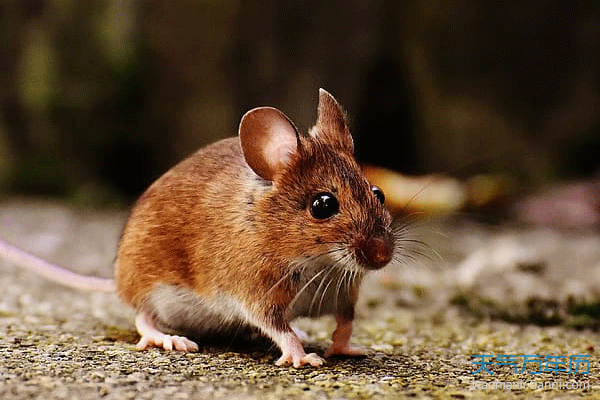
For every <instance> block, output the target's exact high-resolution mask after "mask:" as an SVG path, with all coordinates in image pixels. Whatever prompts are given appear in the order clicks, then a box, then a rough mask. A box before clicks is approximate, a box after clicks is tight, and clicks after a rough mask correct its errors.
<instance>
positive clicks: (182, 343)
mask: <svg viewBox="0 0 600 400" xmlns="http://www.w3.org/2000/svg"><path fill="white" fill-rule="evenodd" d="M136 347H137V349H138V350H145V349H147V348H149V347H158V348H163V349H165V350H167V351H171V350H173V349H175V350H178V351H198V345H197V344H196V343H194V342H192V341H191V340H189V339H188V338H186V337H183V336H172V335H166V334H160V335H153V336H142V338H141V339H140V341H139V342H138V344H137V346H136Z"/></svg>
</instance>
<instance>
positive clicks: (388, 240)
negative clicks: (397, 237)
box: [362, 234, 394, 269]
mask: <svg viewBox="0 0 600 400" xmlns="http://www.w3.org/2000/svg"><path fill="white" fill-rule="evenodd" d="M362 252H363V254H364V255H365V258H366V260H365V261H366V262H367V266H368V268H369V269H379V268H383V267H385V266H386V264H387V263H389V262H390V261H391V260H392V256H393V255H394V241H393V239H392V236H391V235H389V234H384V235H382V236H374V237H372V238H370V239H369V240H367V241H366V242H365V244H364V247H363V248H362Z"/></svg>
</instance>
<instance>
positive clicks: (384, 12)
mask: <svg viewBox="0 0 600 400" xmlns="http://www.w3.org/2000/svg"><path fill="white" fill-rule="evenodd" d="M599 43H600V3H598V2H564V1H540V2H488V1H483V0H482V1H433V0H432V1H425V0H421V1H413V2H402V1H396V0H372V1H358V0H354V1H331V2H327V3H326V5H325V3H323V2H322V1H313V0H308V1H252V0H240V1H227V0H220V1H215V0H203V1H191V0H181V1H179V0H178V1H174V0H141V1H133V0H120V1H117V0H105V1H99V0H87V1H76V0H71V1H63V0H19V1H16V0H5V1H2V2H0V82H1V84H0V194H2V195H4V196H8V195H15V194H27V195H45V196H47V195H52V196H59V197H64V198H67V199H70V200H71V201H75V202H80V203H85V204H93V205H104V206H124V205H127V204H128V203H130V202H131V201H132V200H133V199H134V198H135V196H137V195H138V194H139V193H140V192H141V191H142V190H143V189H144V188H145V187H146V186H147V185H148V184H150V183H151V182H152V181H153V180H154V179H155V178H157V177H158V176H159V175H160V174H161V173H163V172H164V171H166V170H167V169H168V168H169V167H170V166H172V165H174V164H175V163H176V162H177V161H179V160H181V159H182V158H183V157H185V156H186V155H188V154H190V153H191V152H193V151H194V150H196V149H197V148H199V147H201V146H203V145H205V144H207V143H210V142H213V141H215V140H217V139H219V138H223V137H227V136H232V135H235V134H236V133H237V124H238V122H239V119H240V117H241V115H242V114H243V113H244V112H245V111H247V110H248V109H250V108H253V107H256V106H260V105H271V106H275V107H277V108H279V109H281V110H282V111H284V112H285V113H286V114H287V115H288V116H290V117H291V118H292V119H293V120H294V121H295V122H296V124H297V125H298V126H299V128H301V129H302V130H306V129H308V128H309V127H310V126H311V125H312V123H313V122H314V119H315V115H316V104H317V90H318V88H319V87H323V88H325V89H327V90H328V91H330V92H331V93H332V94H333V95H334V96H335V97H336V98H337V99H338V101H339V102H340V103H341V104H342V105H343V106H344V107H345V108H346V110H347V111H348V113H349V116H350V122H351V127H352V130H353V134H354V136H355V140H356V142H357V149H358V156H359V157H360V159H361V161H363V162H365V163H369V164H376V165H381V166H385V167H388V168H392V169H394V170H396V171H399V172H404V173H410V174H423V173H429V172H443V173H445V174H448V175H455V176H459V177H461V176H463V177H464V176H469V175H471V174H475V173H479V172H501V173H503V174H507V175H510V176H512V177H513V178H515V179H516V180H518V181H519V182H520V183H522V184H523V185H525V186H526V187H529V188H535V187H539V186H540V185H543V184H546V183H549V182H559V181H563V180H572V179H579V178H586V177H593V176H597V174H598V172H599V170H600V161H599V159H600V158H599V157H600V81H599V76H598V72H599V66H600V57H599V55H600V51H599V50H600V49H599V47H600V45H599Z"/></svg>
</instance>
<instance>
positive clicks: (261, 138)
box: [239, 107, 299, 181]
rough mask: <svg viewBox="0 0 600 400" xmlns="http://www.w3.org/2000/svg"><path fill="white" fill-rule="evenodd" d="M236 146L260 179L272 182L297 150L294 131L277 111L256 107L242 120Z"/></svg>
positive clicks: (284, 116) (297, 139) (282, 114)
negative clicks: (239, 144) (240, 145)
mask: <svg viewBox="0 0 600 400" xmlns="http://www.w3.org/2000/svg"><path fill="white" fill-rule="evenodd" d="M239 134H240V143H241V144H242V151H243V152H244V158H245V159H246V162H247V163H248V165H249V166H250V168H252V170H253V171H254V172H256V174H257V175H259V176H260V177H262V178H264V179H267V180H270V181H272V180H273V179H274V177H275V175H277V173H278V172H280V171H281V170H282V169H283V168H284V167H285V166H286V165H287V164H288V163H289V162H290V161H291V159H292V156H293V154H294V153H296V150H297V149H298V141H299V136H298V130H297V129H296V127H295V126H294V123H293V122H292V121H290V119H289V118H288V117H287V116H286V115H285V114H284V113H282V112H281V111H279V110H278V109H276V108H273V107H259V108H254V109H252V110H250V111H248V112H247V113H246V114H244V116H243V117H242V120H241V122H240V128H239Z"/></svg>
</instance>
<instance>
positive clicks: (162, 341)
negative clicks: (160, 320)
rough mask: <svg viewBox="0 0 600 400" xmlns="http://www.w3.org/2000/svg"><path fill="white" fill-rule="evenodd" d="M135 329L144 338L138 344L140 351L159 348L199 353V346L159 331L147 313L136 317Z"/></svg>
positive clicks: (185, 339)
mask: <svg viewBox="0 0 600 400" xmlns="http://www.w3.org/2000/svg"><path fill="white" fill-rule="evenodd" d="M135 327H136V328H137V331H138V332H139V334H140V335H141V336H142V338H141V339H140V341H139V342H138V344H137V346H136V347H137V348H138V350H145V349H147V348H149V347H159V348H163V349H165V350H173V349H175V350H179V351H198V345H197V344H196V343H195V342H192V341H191V340H189V339H188V338H186V337H184V336H176V335H167V334H166V333H163V332H161V331H159V330H158V329H157V328H156V326H155V323H154V321H153V320H152V318H151V317H150V316H149V315H148V314H146V313H145V312H143V311H142V312H140V313H139V314H138V315H136V317H135Z"/></svg>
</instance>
